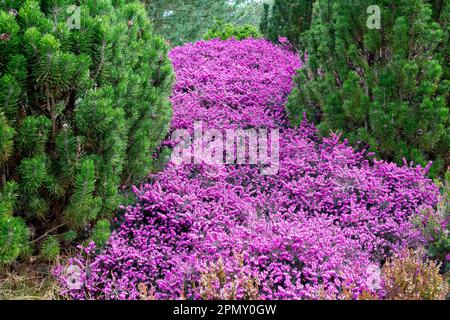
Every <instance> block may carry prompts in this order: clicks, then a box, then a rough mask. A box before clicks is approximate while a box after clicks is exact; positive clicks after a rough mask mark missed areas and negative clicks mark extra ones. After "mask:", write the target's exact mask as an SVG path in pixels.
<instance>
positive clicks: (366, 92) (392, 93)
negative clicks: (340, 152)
mask: <svg viewBox="0 0 450 320" xmlns="http://www.w3.org/2000/svg"><path fill="white" fill-rule="evenodd" d="M372 4H373V3H372V2H371V1H368V0H358V1H354V0H335V1H328V0H318V1H316V2H315V5H314V10H313V21H312V24H311V28H310V29H309V30H308V31H306V32H305V33H304V35H303V37H302V38H303V39H305V41H306V43H305V46H306V51H307V53H308V62H307V65H306V66H305V68H303V69H302V70H300V71H299V74H298V76H297V77H296V86H295V88H294V90H293V92H292V94H291V96H290V99H289V103H288V105H287V109H288V113H289V116H290V119H291V121H292V123H293V124H295V125H296V124H298V123H299V122H300V121H301V120H302V119H303V115H304V114H306V116H307V118H308V119H309V120H310V121H315V122H316V123H317V124H318V127H319V129H320V130H321V132H323V133H325V134H328V133H329V132H330V131H337V130H340V131H343V133H344V135H345V137H347V138H348V139H349V140H350V142H352V143H357V142H359V141H362V142H365V143H366V144H368V145H369V146H370V148H371V150H372V151H374V152H375V153H376V154H377V155H378V156H380V157H382V158H384V159H387V160H393V161H396V162H398V163H401V162H402V159H403V158H406V159H407V160H412V161H414V162H415V163H418V164H422V165H426V164H427V163H428V162H429V161H430V160H432V161H434V165H433V167H432V169H431V173H430V174H431V176H435V175H437V174H440V173H442V172H443V170H444V169H445V168H446V167H447V166H448V164H449V160H450V128H449V121H450V117H449V104H448V98H449V89H448V88H449V84H450V83H449V79H448V74H447V76H446V75H445V73H444V72H445V69H446V68H447V67H446V65H447V63H448V62H446V58H445V57H446V56H448V52H446V53H445V51H446V49H443V47H446V44H445V42H447V40H448V20H447V21H446V22H444V21H440V22H441V26H440V25H439V23H437V22H436V21H435V20H433V17H432V10H431V6H430V5H429V4H427V3H426V2H425V1H423V0H412V1H410V0H399V1H378V3H377V4H378V5H379V7H380V9H381V29H380V30H378V29H369V28H368V26H367V19H368V18H369V16H370V15H369V14H368V13H367V8H368V7H369V6H370V5H372ZM446 8H447V9H446V10H447V11H446V12H447V13H445V12H444V11H445V10H444V11H443V12H441V13H440V16H444V15H446V16H448V8H449V7H448V5H447V7H446ZM443 53H445V54H443Z"/></svg>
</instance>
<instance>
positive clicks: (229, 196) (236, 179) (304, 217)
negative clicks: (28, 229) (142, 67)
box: [57, 39, 438, 299]
mask: <svg viewBox="0 0 450 320" xmlns="http://www.w3.org/2000/svg"><path fill="white" fill-rule="evenodd" d="M170 57H171V59H172V61H173V64H174V67H175V71H176V75H177V82H176V85H175V87H174V92H173V96H172V103H173V108H174V119H173V121H172V129H180V128H189V129H192V128H193V124H194V121H197V120H202V121H203V126H204V127H209V128H219V129H226V128H243V127H244V128H248V127H255V128H260V127H265V128H278V129H280V130H281V131H280V132H281V133H280V139H281V141H280V170H279V172H278V174H277V175H272V176H265V175H261V174H260V171H259V168H258V166H256V165H226V166H222V165H206V164H197V165H193V164H192V165H182V166H177V165H175V164H173V163H169V165H168V166H167V168H166V169H165V170H164V171H163V172H161V173H159V174H156V175H152V176H151V177H150V181H149V183H148V184H145V185H143V186H141V187H140V188H135V193H136V196H137V201H136V204H135V205H133V206H129V207H124V208H122V212H120V214H119V215H118V218H117V221H116V224H117V225H119V227H118V228H117V229H116V230H115V231H114V232H113V234H112V236H111V238H110V240H109V242H108V244H107V246H106V247H105V248H104V249H102V250H98V249H96V248H95V247H94V246H93V245H90V246H88V247H87V248H83V249H82V250H81V252H80V254H79V256H78V257H76V258H74V259H72V260H71V261H70V264H71V265H76V266H77V267H79V268H80V269H81V280H82V281H81V283H82V286H81V287H76V288H74V287H73V286H71V285H70V283H68V282H67V279H68V276H67V274H66V273H65V272H64V270H63V268H60V269H59V270H57V274H58V276H59V277H60V279H61V283H62V285H63V289H64V294H66V295H67V296H68V297H70V298H77V299H85V298H88V299H89V298H97V299H137V298H141V292H140V291H139V289H138V287H139V285H142V284H144V285H145V286H146V287H148V288H152V289H153V294H154V297H155V298H157V299H179V298H187V299H200V298H205V292H204V291H205V288H204V286H202V279H204V278H205V275H206V274H208V272H210V271H211V269H212V268H214V266H217V264H218V263H219V262H220V263H221V264H222V265H223V269H224V270H223V271H224V274H225V277H226V280H227V281H225V282H224V283H221V282H220V281H216V282H213V283H212V284H211V285H212V286H213V289H214V291H215V292H217V295H216V296H214V297H216V298H217V297H219V298H220V297H222V298H223V297H230V296H233V297H235V298H237V299H241V298H245V297H246V288H245V285H243V283H244V282H245V281H241V282H239V281H235V280H236V278H237V275H239V277H240V278H243V279H247V280H248V279H251V280H252V281H254V282H255V283H256V284H257V291H258V296H259V297H260V298H261V299H304V298H308V299H315V298H340V297H341V295H342V291H343V290H344V289H345V290H349V291H350V292H351V293H352V294H353V295H354V296H355V297H356V296H357V295H358V294H359V293H360V292H361V291H362V290H371V291H373V292H377V293H379V295H380V296H382V295H383V288H382V286H380V285H373V283H374V282H375V283H376V282H377V274H376V270H377V269H378V267H379V266H380V264H381V263H382V262H383V261H384V260H385V259H386V257H387V256H390V255H391V254H392V253H393V252H395V251H397V250H400V249H402V248H404V247H405V246H415V245H417V244H419V243H421V242H422V241H423V239H422V238H421V236H420V234H419V232H418V231H416V229H415V228H414V227H413V226H412V224H411V223H410V221H409V220H410V219H409V217H410V216H411V215H412V214H414V213H416V212H417V211H418V210H419V208H420V207H423V206H435V205H436V202H437V197H438V190H437V188H436V186H435V185H434V184H433V183H432V182H431V181H430V180H429V179H427V178H426V177H425V176H424V174H425V171H426V169H423V168H421V167H414V168H413V167H409V166H406V165H405V166H403V167H398V166H396V165H395V164H391V163H386V162H383V161H376V160H369V158H368V155H367V154H366V153H365V152H356V151H354V150H353V149H352V148H351V147H350V146H348V145H347V144H346V142H345V141H344V142H341V141H340V140H339V137H337V136H334V135H332V136H330V137H328V138H325V139H320V138H318V136H317V135H316V131H315V129H314V127H313V126H312V125H310V124H308V123H306V122H304V123H303V124H302V126H301V127H300V128H298V129H290V128H288V127H287V124H288V122H287V118H286V116H285V114H284V107H283V106H284V103H285V101H286V98H287V96H288V94H289V92H290V90H291V87H292V81H291V78H292V76H293V75H294V73H295V70H296V69H298V68H299V67H301V63H300V61H299V59H298V57H297V56H296V55H294V54H293V53H291V52H289V51H287V50H285V49H283V48H281V47H277V46H275V45H273V44H271V43H269V42H267V41H265V40H253V39H249V40H243V41H236V40H228V41H218V40H213V41H208V42H198V43H196V44H187V45H185V46H182V47H177V48H175V49H173V50H172V52H171V53H170ZM168 144H170V142H168ZM209 289H211V288H209ZM230 292H233V294H232V295H231V294H230Z"/></svg>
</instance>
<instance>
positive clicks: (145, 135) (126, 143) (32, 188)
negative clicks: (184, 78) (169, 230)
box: [0, 0, 173, 263]
mask: <svg viewBox="0 0 450 320" xmlns="http://www.w3.org/2000/svg"><path fill="white" fill-rule="evenodd" d="M72 4H73V1H70V0H52V1H44V0H42V1H37V0H27V1H21V0H4V1H2V2H1V3H0V9H1V10H0V263H8V262H11V261H13V260H15V259H16V258H17V257H18V256H19V255H20V254H25V253H27V252H28V251H29V250H30V248H31V247H32V246H31V245H30V244H32V245H33V246H34V245H38V246H41V253H42V255H43V256H44V257H46V258H48V259H51V258H53V257H54V256H55V255H57V254H58V252H59V248H58V241H61V240H66V241H72V240H75V239H80V237H81V238H83V237H88V236H89V234H90V231H92V228H93V227H94V222H95V221H97V220H98V219H100V218H104V217H108V216H109V215H110V214H111V213H112V212H113V211H114V210H115V209H116V207H117V206H118V204H120V203H123V202H122V201H123V199H122V196H121V194H120V193H119V187H120V186H122V185H128V184H130V183H136V182H139V181H140V180H141V179H142V178H144V177H145V176H146V175H147V174H148V173H149V172H150V171H151V170H152V168H153V161H154V159H153V158H154V157H153V155H154V153H155V151H156V150H157V148H158V146H159V144H160V142H161V141H162V139H163V138H164V137H165V135H166V132H167V130H168V123H169V121H170V118H171V107H170V104H169V102H168V99H167V98H168V95H169V94H170V90H171V84H172V78H173V76H172V67H171V63H170V61H169V60H168V58H167V46H166V44H165V41H164V40H163V39H162V38H160V37H159V36H156V35H155V34H154V32H153V29H152V26H151V24H150V19H149V17H148V14H147V11H146V9H145V7H144V5H143V4H139V3H137V2H135V1H110V0H80V1H78V4H79V8H80V11H77V8H73V7H72V8H70V6H71V5H72ZM77 12H79V17H77ZM77 24H79V25H77ZM108 226H109V224H108V223H107V222H106V221H104V220H102V222H101V224H100V225H99V227H97V228H95V227H94V229H93V231H94V232H93V233H94V237H93V239H94V240H96V239H98V240H99V241H100V242H104V241H105V238H106V237H107V233H108V232H109V228H108ZM63 232H66V233H65V234H64V235H61V234H62V233H63ZM29 240H31V241H30V242H29Z"/></svg>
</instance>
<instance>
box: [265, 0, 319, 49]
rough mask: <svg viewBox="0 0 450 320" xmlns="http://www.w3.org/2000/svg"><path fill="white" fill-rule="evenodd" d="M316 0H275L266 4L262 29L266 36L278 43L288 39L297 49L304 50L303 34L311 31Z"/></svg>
mask: <svg viewBox="0 0 450 320" xmlns="http://www.w3.org/2000/svg"><path fill="white" fill-rule="evenodd" d="M314 1H315V0H275V1H274V3H273V4H272V5H271V4H269V3H266V4H264V13H263V16H262V19H261V24H260V29H261V32H262V33H263V34H264V36H265V37H266V38H267V39H269V40H271V41H273V42H277V41H278V38H279V37H286V38H287V39H288V40H289V42H290V43H291V44H292V45H294V46H295V47H296V48H297V49H303V43H304V42H303V39H302V35H303V33H304V32H305V31H306V30H308V29H309V26H310V25H311V19H312V8H313V3H314Z"/></svg>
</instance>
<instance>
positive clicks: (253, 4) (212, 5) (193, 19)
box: [144, 0, 265, 46]
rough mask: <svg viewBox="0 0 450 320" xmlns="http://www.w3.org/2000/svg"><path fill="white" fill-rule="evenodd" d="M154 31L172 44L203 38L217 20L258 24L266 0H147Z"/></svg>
mask: <svg viewBox="0 0 450 320" xmlns="http://www.w3.org/2000/svg"><path fill="white" fill-rule="evenodd" d="M144 2H145V3H146V5H147V9H148V12H149V14H150V16H151V18H152V21H153V22H154V25H155V31H156V32H157V33H158V34H161V35H162V36H163V37H164V38H165V39H167V40H169V42H170V43H171V44H173V45H174V46H175V45H180V44H183V43H186V42H192V41H196V40H200V39H201V38H202V37H203V35H204V34H205V33H206V32H207V31H208V29H209V28H211V27H212V26H213V25H214V22H215V21H216V20H221V21H223V22H224V23H232V24H238V25H244V24H250V25H255V26H256V25H257V23H258V20H259V15H260V14H261V13H262V8H263V3H264V2H265V0H233V1H228V0H171V1H167V0H146V1H144Z"/></svg>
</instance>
